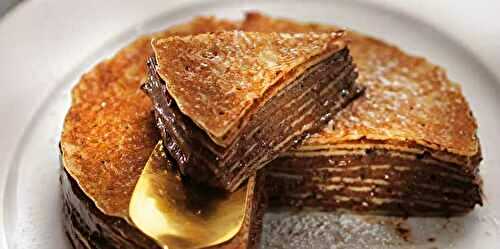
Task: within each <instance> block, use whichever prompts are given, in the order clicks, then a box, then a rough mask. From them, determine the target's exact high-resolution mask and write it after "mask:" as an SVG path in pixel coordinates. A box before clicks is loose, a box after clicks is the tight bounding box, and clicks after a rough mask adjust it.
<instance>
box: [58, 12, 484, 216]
mask: <svg viewBox="0 0 500 249" xmlns="http://www.w3.org/2000/svg"><path fill="white" fill-rule="evenodd" d="M232 29H243V30H248V31H263V32H269V31H275V32H309V31H315V32H332V31H335V30H338V28H337V27H334V26H326V25H317V24H300V23H296V22H293V21H289V20H283V19H272V18H270V17H266V16H263V15H260V14H258V13H250V14H249V15H247V18H246V20H245V21H244V22H243V23H241V24H240V23H235V22H229V21H221V20H216V19H214V18H196V19H194V20H193V21H191V22H189V23H186V24H182V25H178V26H175V27H172V28H170V29H169V30H168V31H167V32H162V33H158V34H156V35H155V36H157V37H162V38H164V37H168V36H171V35H176V34H177V35H191V34H198V33H204V32H214V31H217V30H232ZM348 36H349V39H351V40H352V43H351V45H350V49H351V54H352V55H353V57H354V60H355V62H356V63H357V65H358V68H359V71H360V79H358V82H359V83H360V84H363V85H365V86H367V87H368V89H367V91H366V96H365V97H362V98H360V99H358V100H357V101H356V103H355V104H353V105H351V106H350V107H349V108H347V109H345V110H344V111H342V112H341V113H340V114H339V117H338V120H339V123H338V124H335V125H334V124H331V127H329V128H327V129H326V130H325V131H323V132H321V133H320V134H317V135H314V136H313V137H312V138H310V139H309V140H307V141H306V142H305V144H304V145H303V146H302V147H303V148H305V147H306V146H308V145H313V146H314V144H325V143H332V144H340V143H346V142H349V140H350V141H356V140H354V139H358V138H361V137H370V136H376V137H378V138H379V139H381V140H382V139H386V140H387V139H392V138H393V137H397V138H400V139H402V136H403V135H405V136H408V137H406V138H405V140H404V141H403V142H412V143H413V142H414V140H415V139H417V140H418V141H420V142H421V143H425V145H427V144H431V145H433V146H436V148H439V149H441V150H447V151H455V152H457V153H460V154H462V155H472V154H477V153H479V152H478V147H479V141H478V140H477V138H476V136H475V132H476V123H475V120H474V118H473V117H472V116H471V115H470V109H469V107H468V105H467V103H466V101H465V100H464V98H463V96H462V95H461V93H460V89H459V88H458V87H457V86H456V85H454V84H452V83H450V81H449V80H448V79H447V78H446V75H445V73H444V71H443V69H440V68H439V67H437V66H434V65H432V64H430V63H429V62H427V61H425V60H424V59H422V58H418V57H414V56H409V55H407V54H405V53H404V52H402V51H400V50H399V49H398V48H396V47H394V46H391V45H388V44H386V43H384V42H381V41H378V40H376V39H373V38H369V37H366V36H362V35H360V34H356V33H349V34H348ZM151 37H152V36H145V37H140V38H138V39H137V40H136V41H134V42H132V43H131V44H130V45H129V46H127V47H126V48H124V49H122V50H120V51H119V52H118V53H117V54H116V55H115V56H114V57H113V58H111V59H109V60H105V61H103V62H101V63H99V64H97V65H96V66H95V67H94V68H92V69H91V70H90V71H89V72H87V73H86V74H84V75H83V76H82V78H81V79H80V81H79V82H78V84H77V85H76V86H75V87H74V89H73V91H72V105H71V108H70V110H69V112H68V114H67V116H66V119H65V122H64V127H63V134H62V138H61V150H62V153H63V155H62V160H63V165H64V167H65V169H66V170H67V171H68V172H69V174H70V175H71V176H72V177H73V178H74V179H75V180H76V181H77V182H78V184H79V185H80V187H81V188H82V190H83V191H84V192H85V193H86V194H87V195H88V196H89V197H90V198H91V199H93V200H94V201H95V204H96V205H97V207H98V208H99V209H100V210H101V211H102V212H103V213H105V214H108V215H114V216H119V217H123V218H127V217H128V213H127V212H128V204H129V202H130V197H131V194H132V192H133V190H134V187H135V184H136V182H137V180H138V178H139V176H140V174H141V172H142V169H143V167H144V165H145V163H146V161H147V159H148V157H149V155H150V154H151V152H152V150H153V148H154V146H155V144H156V142H157V141H158V140H159V134H157V131H156V127H154V121H153V116H152V115H151V108H152V106H151V103H150V100H149V98H148V97H147V96H146V95H145V94H144V93H143V92H142V91H141V90H140V89H139V87H140V85H141V84H142V82H143V80H144V79H145V76H146V65H145V61H146V59H147V57H148V56H150V55H151V53H152V49H151V46H150V42H151ZM365 51H366V54H365ZM394 63H396V64H394ZM382 65H385V66H382ZM399 66H402V67H401V69H400V68H399ZM377 68H380V69H378V70H379V71H377ZM403 68H404V69H403ZM398 75H401V76H398ZM400 77H402V78H401V79H404V80H401V79H400ZM431 79H432V80H431ZM419 80H422V81H421V83H419V82H420V81H419ZM403 83H404V84H406V83H409V84H410V86H409V87H408V88H405V87H404V84H403ZM418 84H421V85H422V86H419V85H418ZM384 89H388V90H389V91H387V93H389V96H384V95H383V94H384V93H385V92H386V91H385V90H384ZM405 89H407V90H405ZM417 89H422V91H423V90H425V91H423V92H420V91H417ZM395 91H396V92H395ZM407 91H408V92H409V93H422V97H418V98H417V96H415V95H411V94H408V93H407ZM432 91H439V92H441V91H443V93H444V94H442V97H439V98H438V96H436V94H433V93H432ZM399 92H402V93H404V94H405V96H408V97H409V99H408V100H405V99H404V98H397V96H392V97H391V94H396V93H399ZM423 93H426V94H423ZM377 94H379V95H382V97H383V98H382V99H381V100H377V99H372V98H374V97H376V96H378V95H377ZM425 96H428V97H425ZM437 98H438V99H437ZM370 99H372V100H370ZM410 99H411V100H412V101H413V100H415V99H421V100H426V99H427V100H428V101H419V102H406V101H409V100H410ZM436 99H437V100H436ZM431 100H432V102H434V101H437V103H439V104H434V105H430V104H429V103H430V102H431ZM379 101H380V102H379ZM388 101H396V102H397V103H402V105H401V104H391V103H387V102H388ZM410 103H415V105H413V106H412V105H410ZM395 106H398V107H401V106H402V107H401V108H403V109H401V111H398V110H394V108H392V107H395ZM386 107H391V108H386ZM412 107H413V110H412V109H411V108H412ZM440 107H442V108H443V109H444V110H446V112H445V111H439V110H438V109H439V108H440ZM367 109H371V110H372V111H370V112H366V113H362V111H365V110H367ZM420 110H427V111H420ZM434 110H436V111H438V113H439V114H440V115H435V114H432V115H430V114H431V113H429V112H430V111H432V112H434ZM405 112H409V113H405ZM368 113H371V114H368ZM385 114H387V117H389V119H387V120H386V119H384V118H380V117H384V116H385ZM420 114H422V115H420ZM372 115H376V116H375V117H379V118H371V116H372ZM398 115H403V116H398ZM426 115H427V116H426ZM350 117H353V119H351V118H350ZM401 117H405V118H401ZM417 117H421V118H417ZM409 118H411V119H415V120H412V121H411V122H412V124H417V125H416V126H415V127H410V126H409V124H410V123H401V124H400V123H397V122H395V120H398V119H403V120H404V119H409ZM417 120H420V121H421V122H423V121H424V120H425V121H426V122H423V123H422V125H423V126H420V125H418V122H417ZM429 120H431V122H427V121H429ZM402 124H405V125H404V126H403V125H402ZM425 124H427V125H425ZM333 127H335V130H336V131H335V130H333V129H332V128H333ZM377 127H381V128H382V130H380V131H377V130H376V129H377ZM351 129H352V130H351ZM447 129H452V130H447ZM386 130H387V131H389V132H387V131H386ZM395 130H399V132H400V133H398V132H396V133H395V134H393V133H394V131H395ZM391 131H392V133H391ZM457 134H461V135H457ZM426 141H428V142H426Z"/></svg>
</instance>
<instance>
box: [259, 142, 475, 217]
mask: <svg viewBox="0 0 500 249" xmlns="http://www.w3.org/2000/svg"><path fill="white" fill-rule="evenodd" d="M352 152H356V153H350V154H345V155H330V156H321V155H318V156H312V157H299V156H293V155H289V156H286V157H282V158H279V159H277V160H275V161H273V162H272V163H271V165H270V166H269V169H268V170H267V172H268V178H267V179H268V181H267V182H266V187H267V189H268V191H269V193H270V203H271V205H273V206H278V207H281V206H295V207H299V208H303V207H314V208H319V209H322V210H326V211H332V210H336V209H347V210H352V211H355V212H362V213H366V212H371V213H380V214H386V215H401V216H453V215H460V214H464V213H467V212H469V211H471V210H472V209H473V208H474V206H475V205H476V204H479V205H482V197H481V180H480V178H479V176H478V175H477V173H467V172H462V171H459V170H457V168H459V167H458V166H457V165H454V164H451V163H445V162H440V161H437V160H435V159H433V158H431V157H430V156H429V155H427V154H423V155H412V154H408V153H396V152H391V151H387V150H368V151H363V152H360V151H355V150H354V151H352ZM340 153H341V152H339V154H340Z"/></svg>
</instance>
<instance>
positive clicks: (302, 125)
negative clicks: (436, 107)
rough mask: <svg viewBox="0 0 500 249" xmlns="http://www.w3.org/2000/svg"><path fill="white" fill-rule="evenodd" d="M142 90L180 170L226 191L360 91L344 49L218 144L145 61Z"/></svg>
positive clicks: (320, 124)
mask: <svg viewBox="0 0 500 249" xmlns="http://www.w3.org/2000/svg"><path fill="white" fill-rule="evenodd" d="M148 64H149V67H150V71H149V74H150V77H149V80H148V81H147V83H146V84H145V85H144V87H143V88H144V90H145V91H146V93H148V95H149V96H150V97H151V99H152V101H153V105H154V112H155V117H156V121H157V126H158V128H159V129H160V131H161V134H162V138H163V142H164V145H165V148H167V149H168V150H169V152H170V154H171V155H172V156H173V157H174V158H175V160H176V161H177V164H178V165H179V170H180V171H181V173H182V174H184V175H187V176H190V177H192V178H194V179H195V180H196V181H199V182H203V183H208V184H210V185H214V186H217V187H222V188H225V189H227V190H234V189H236V188H237V187H238V186H239V184H240V183H241V182H242V181H244V180H245V179H246V178H247V177H248V175H251V174H253V173H255V172H256V171H257V170H258V169H260V168H262V167H263V166H264V165H266V164H267V163H268V162H270V161H272V160H273V159H275V158H276V157H277V156H278V155H279V154H280V153H281V152H284V151H286V150H287V149H289V148H290V147H291V146H293V145H295V144H297V143H298V142H300V141H301V140H302V139H303V138H304V137H306V136H307V135H308V134H310V133H313V132H316V131H318V130H319V129H321V128H322V127H323V126H324V125H325V123H326V122H327V121H329V119H330V118H331V117H332V116H333V115H334V114H335V113H336V112H338V111H339V110H340V109H341V108H343V107H344V106H345V105H347V104H348V103H349V102H350V101H351V100H352V99H354V98H355V97H356V96H358V95H359V94H360V93H361V91H360V89H358V88H357V87H356V86H355V85H354V81H355V79H356V77H357V72H356V71H355V69H354V65H353V64H352V58H351V57H350V56H349V52H348V50H347V49H343V50H341V51H339V52H337V53H335V54H334V55H332V56H330V57H329V58H327V59H325V60H323V61H322V62H319V63H318V64H317V65H315V66H313V67H311V68H309V69H308V70H307V71H306V72H305V73H304V74H303V75H302V76H301V77H299V78H298V79H296V80H295V81H294V82H292V83H291V84H289V85H288V86H287V87H285V88H284V89H282V90H280V91H279V92H278V93H277V94H276V95H275V96H272V97H271V98H270V100H269V101H268V102H266V103H265V104H264V105H263V106H261V107H259V108H258V109H257V110H255V112H254V113H252V115H251V118H250V120H249V121H248V122H247V123H246V124H244V126H243V127H242V128H241V133H240V135H239V137H238V138H237V139H236V141H234V142H233V143H232V144H231V145H230V146H228V147H226V148H223V147H220V146H218V145H217V144H215V143H214V142H213V141H211V140H210V138H209V137H208V135H207V134H206V133H205V132H204V131H202V130H201V129H200V128H199V127H198V126H196V125H195V124H194V123H193V122H192V120H190V118H189V117H187V116H185V115H183V114H182V113H181V112H180V110H179V108H178V107H177V105H176V103H175V101H174V100H173V98H172V97H171V96H170V95H169V94H168V91H167V89H166V86H165V82H163V80H161V79H160V77H159V76H158V75H157V73H156V71H155V70H156V62H155V61H154V59H153V58H152V59H150V60H149V62H148Z"/></svg>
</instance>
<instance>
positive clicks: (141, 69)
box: [61, 17, 237, 218]
mask: <svg viewBox="0 0 500 249" xmlns="http://www.w3.org/2000/svg"><path fill="white" fill-rule="evenodd" d="M236 27H237V24H236V23H233V22H228V21H221V20H216V19H214V18H208V17H203V18H196V19H194V20H193V21H191V22H189V23H186V24H182V25H179V26H175V27H172V28H170V29H169V30H168V31H166V32H161V33H158V34H155V35H156V36H161V37H166V36H170V35H190V34H197V33H204V32H211V31H215V30H221V29H234V28H236ZM152 53H153V51H152V49H151V36H144V37H139V38H138V39H137V40H136V41H134V42H132V43H131V44H130V45H128V46H127V47H125V48H123V49H122V50H120V51H119V52H118V53H117V54H116V55H115V56H114V57H113V58H111V59H108V60H105V61H103V62H101V63H99V64H97V65H96V66H95V67H94V68H92V69H91V70H90V71H89V72H87V73H85V74H84V75H83V76H82V77H81V79H80V81H79V82H78V84H77V85H76V86H75V87H74V88H73V91H72V104H71V108H70V109H69V111H68V114H67V115H66V119H65V122H64V127H63V134H62V137H61V150H62V153H63V154H62V161H63V165H64V167H65V169H66V170H67V171H68V172H69V174H70V175H71V176H72V177H73V178H74V179H75V180H76V181H77V182H78V184H79V185H80V187H81V188H82V190H83V191H84V192H85V193H86V194H87V195H88V196H89V197H90V198H91V199H92V200H94V202H95V204H96V206H97V207H98V208H99V209H100V210H101V211H102V212H103V213H105V214H107V215H113V216H119V217H122V218H127V217H128V205H129V202H130V197H131V195H132V192H133V190H134V187H135V184H136V182H137V180H138V178H139V176H140V174H141V172H142V169H143V167H144V165H145V163H146V161H147V160H148V158H149V156H150V154H151V152H152V150H153V148H154V146H155V144H156V143H157V142H158V140H159V139H160V138H159V134H158V133H157V129H156V127H155V126H154V120H153V115H151V110H152V105H151V102H150V100H149V98H148V97H147V96H146V95H145V94H144V93H143V92H142V91H141V90H140V85H141V84H142V82H143V80H144V79H145V77H146V59H147V58H148V56H150V55H151V54H152Z"/></svg>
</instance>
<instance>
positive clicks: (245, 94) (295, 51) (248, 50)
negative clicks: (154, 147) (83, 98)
mask: <svg viewBox="0 0 500 249" xmlns="http://www.w3.org/2000/svg"><path fill="white" fill-rule="evenodd" d="M342 37H343V32H340V31H339V32H330V33H325V32H324V33H312V32H308V33H300V34H299V33H295V34H289V33H258V32H242V31H220V32H215V33H209V34H200V35H195V36H185V37H167V38H157V39H153V41H152V47H153V50H154V56H152V57H151V58H150V60H149V62H148V65H149V68H150V73H149V80H148V81H147V82H146V84H145V85H144V90H145V91H146V92H147V93H148V95H149V96H150V97H151V99H152V102H153V106H154V110H155V117H156V123H157V126H158V127H159V129H160V130H161V134H162V137H163V142H164V144H165V147H166V148H167V149H168V151H169V152H170V154H171V155H172V156H173V157H174V158H175V160H176V162H177V164H178V165H179V168H180V172H181V174H183V175H185V176H188V177H190V178H191V179H194V180H195V181H198V182H201V183H204V184H209V185H211V186H216V187H219V188H223V189H225V190H228V191H234V190H235V189H236V188H237V187H238V186H239V185H240V184H241V182H243V181H244V180H245V179H246V178H247V177H248V176H249V175H252V174H254V173H255V172H256V171H257V170H258V169H260V168H262V167H263V166H264V165H266V164H267V163H268V162H270V161H272V160H273V159H275V158H276V157H277V156H278V155H279V154H280V153H281V152H284V151H286V150H288V149H289V148H290V147H291V146H292V145H294V144H296V143H297V142H299V141H300V140H302V138H304V137H305V136H307V135H308V134H310V133H311V132H315V131H318V130H319V129H320V128H322V127H323V126H324V125H326V123H327V121H328V120H329V119H330V118H331V116H332V115H333V114H335V113H336V112H337V111H338V110H340V109H341V108H342V107H343V106H345V105H346V104H347V103H348V102H349V101H350V100H351V99H352V98H354V97H355V96H356V95H358V94H359V93H360V91H359V90H358V89H357V87H356V85H355V84H354V81H355V79H356V77H357V72H356V71H355V67H354V65H353V64H352V59H351V57H350V56H349V51H348V49H347V48H346V43H345V41H344V39H343V38H342Z"/></svg>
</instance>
